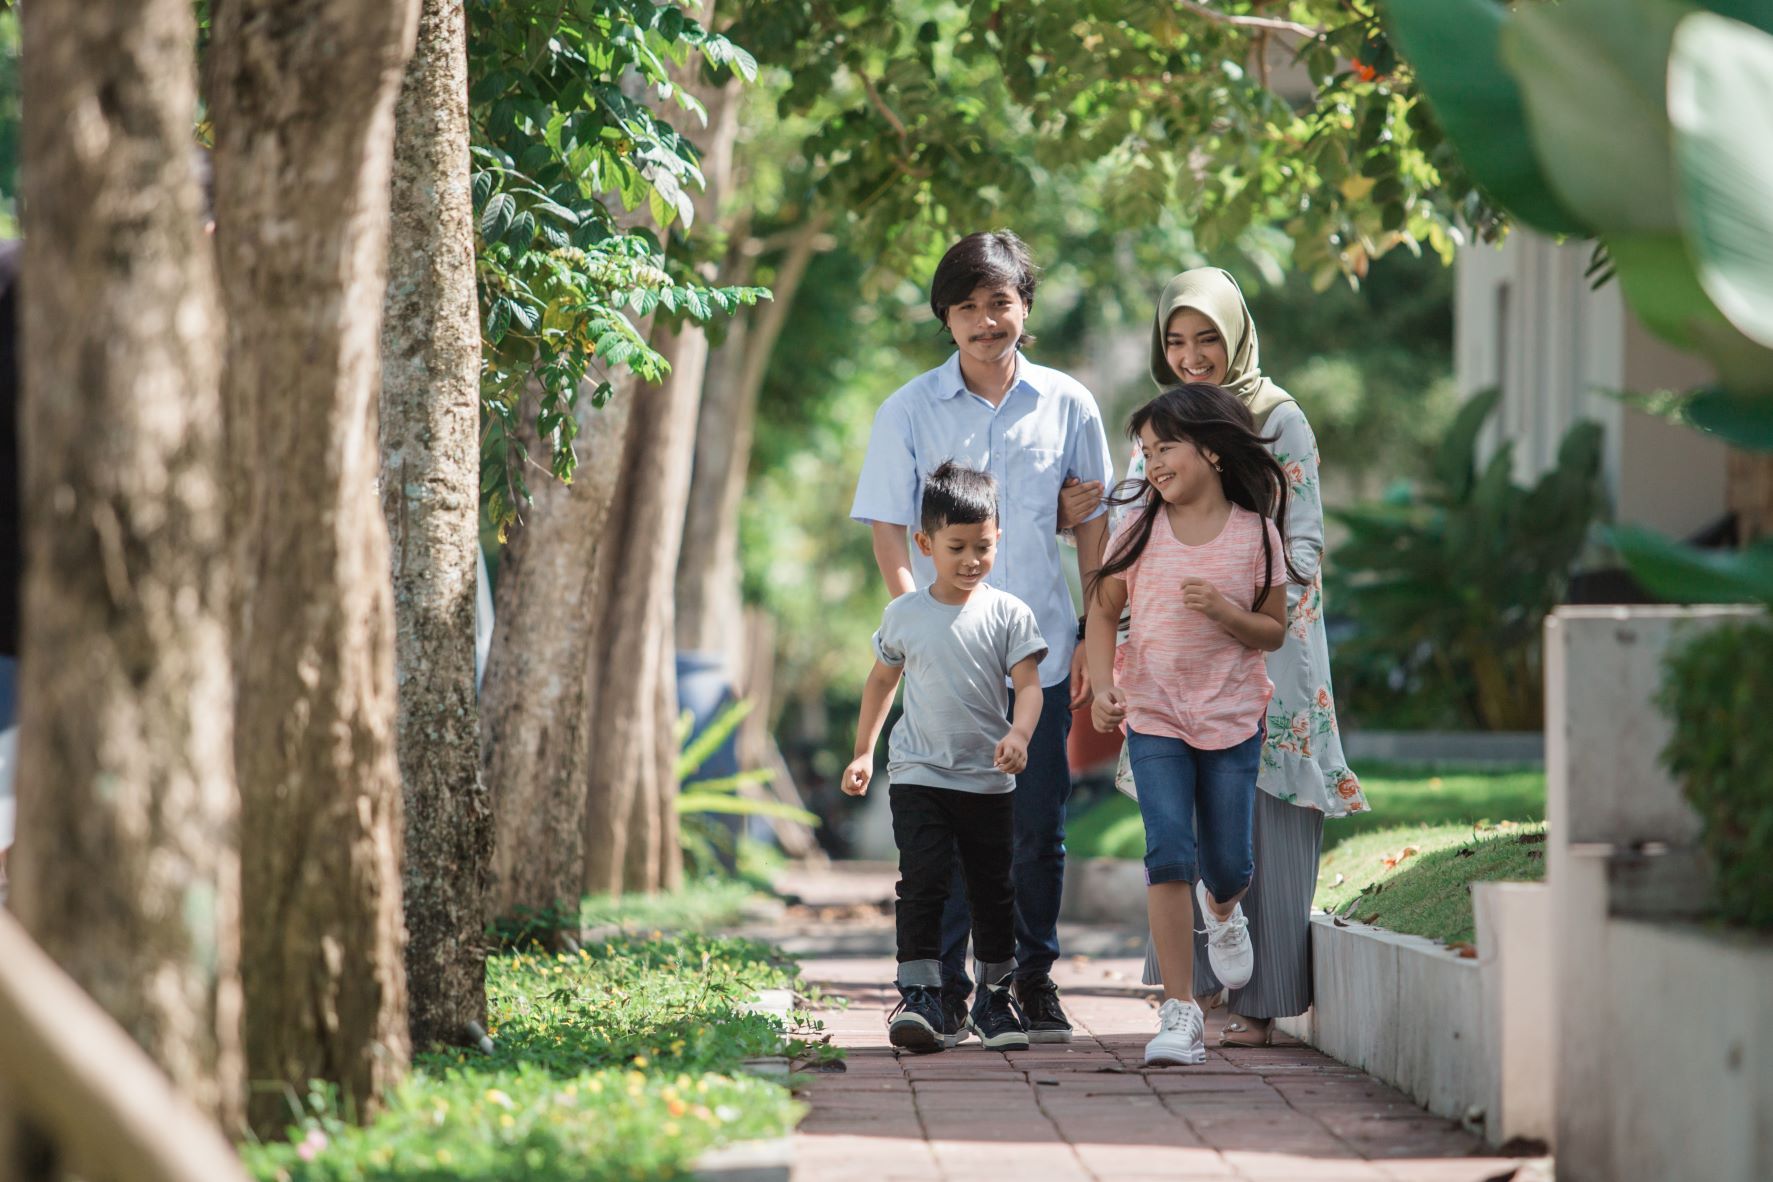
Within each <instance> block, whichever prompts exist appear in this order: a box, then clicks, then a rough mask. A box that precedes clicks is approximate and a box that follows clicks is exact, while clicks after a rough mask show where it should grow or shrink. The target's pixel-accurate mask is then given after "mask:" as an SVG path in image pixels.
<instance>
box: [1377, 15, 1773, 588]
mask: <svg viewBox="0 0 1773 1182" xmlns="http://www.w3.org/2000/svg"><path fill="white" fill-rule="evenodd" d="M1701 10H1710V11H1709V12H1708V11H1701ZM1389 12H1390V14H1391V15H1390V23H1391V27H1392V29H1393V32H1394V33H1395V34H1396V35H1397V36H1398V38H1399V41H1400V43H1401V44H1403V45H1404V46H1405V47H1406V49H1407V50H1408V51H1409V52H1411V53H1414V54H1417V55H1418V56H1419V57H1420V61H1418V63H1417V69H1418V76H1419V78H1420V79H1421V81H1422V83H1423V85H1424V87H1425V88H1426V90H1427V91H1428V94H1429V98H1430V101H1431V102H1433V103H1434V104H1435V105H1436V109H1437V110H1438V111H1440V112H1441V113H1442V114H1443V117H1444V118H1445V120H1446V121H1447V122H1448V124H1449V125H1450V126H1454V127H1456V128H1459V127H1464V128H1467V129H1470V134H1465V135H1462V136H1459V137H1456V138H1459V139H1460V146H1461V150H1462V151H1464V152H1465V153H1466V154H1467V158H1468V160H1469V161H1470V162H1471V163H1472V166H1473V168H1474V170H1475V171H1476V172H1477V173H1478V175H1479V179H1480V180H1482V181H1483V182H1484V183H1485V184H1486V185H1488V186H1489V188H1490V192H1491V194H1492V196H1494V197H1495V198H1496V199H1497V200H1498V201H1500V202H1501V203H1502V204H1503V205H1504V206H1505V207H1506V208H1507V209H1508V210H1510V211H1511V212H1513V213H1515V214H1517V215H1518V216H1521V217H1523V218H1524V219H1525V220H1527V221H1529V222H1534V223H1535V224H1540V225H1544V226H1546V228H1550V229H1558V228H1563V229H1569V228H1571V226H1570V224H1569V223H1573V224H1574V225H1579V226H1581V227H1583V228H1585V229H1586V230H1587V231H1590V232H1592V233H1594V234H1595V235H1596V236H1597V237H1598V238H1599V239H1600V241H1601V242H1602V243H1603V244H1604V247H1605V251H1606V255H1607V257H1608V259H1609V260H1610V263H1611V265H1612V267H1613V268H1614V269H1615V270H1616V272H1617V275H1618V278H1619V281H1620V286H1621V288H1622V290H1623V292H1624V295H1625V298H1626V300H1627V301H1628V302H1629V303H1630V304H1631V306H1632V309H1633V311H1635V312H1636V313H1637V314H1638V316H1639V317H1640V318H1641V319H1642V320H1643V321H1644V323H1645V324H1646V325H1647V326H1649V328H1650V329H1651V330H1652V331H1654V332H1656V333H1657V334H1659V335H1661V336H1663V337H1664V338H1665V339H1667V340H1668V341H1670V342H1671V343H1673V344H1675V345H1677V346H1679V347H1681V348H1683V349H1688V350H1691V351H1694V352H1698V353H1700V354H1702V355H1704V356H1705V357H1706V358H1707V359H1708V360H1710V361H1711V362H1712V363H1713V364H1714V365H1715V366H1716V367H1717V370H1718V375H1719V378H1720V380H1721V383H1722V385H1723V387H1724V388H1725V389H1726V390H1728V391H1730V392H1731V393H1732V394H1735V395H1738V396H1753V397H1768V396H1773V349H1770V348H1769V347H1768V346H1769V344H1773V342H1769V341H1768V340H1767V339H1766V330H1767V324H1766V322H1765V319H1764V317H1765V307H1764V304H1765V300H1764V299H1762V298H1760V297H1761V296H1762V295H1763V294H1764V293H1765V285H1766V283H1767V279H1766V275H1765V273H1764V272H1765V270H1766V267H1765V262H1766V260H1767V258H1768V255H1767V247H1766V243H1765V237H1766V233H1765V231H1766V211H1767V209H1769V208H1773V172H1769V171H1768V169H1767V168H1766V165H1765V160H1764V156H1765V153H1763V152H1761V151H1760V150H1759V148H1758V147H1757V145H1758V144H1759V142H1760V141H1759V138H1757V137H1760V136H1761V135H1762V133H1763V132H1764V129H1765V128H1767V127H1768V126H1773V81H1770V79H1773V36H1769V33H1770V32H1773V9H1769V8H1768V7H1767V6H1766V5H1764V4H1756V3H1752V2H1749V0H1714V2H1711V3H1700V4H1696V5H1695V4H1687V3H1682V2H1680V0H1627V3H1626V4H1625V5H1624V10H1623V11H1622V10H1621V4H1620V3H1618V2H1617V0H1565V2H1564V3H1560V4H1531V5H1520V6H1518V7H1516V8H1515V9H1513V10H1512V11H1505V10H1503V9H1501V8H1499V7H1498V6H1495V5H1492V4H1488V3H1477V2H1474V0H1462V2H1460V3H1442V2H1441V0H1432V2H1431V0H1394V2H1393V3H1392V4H1391V5H1390V6H1389ZM1498 26H1499V28H1498ZM1492 40H1493V41H1495V42H1496V43H1497V44H1498V45H1499V47H1500V60H1492V55H1490V54H1489V53H1488V52H1487V51H1486V52H1483V53H1476V54H1473V53H1470V52H1469V49H1468V46H1469V45H1471V44H1472V43H1474V42H1477V43H1481V44H1484V45H1488V44H1489V43H1490V42H1491V41H1492ZM1455 47H1458V48H1455ZM1455 58H1457V59H1458V60H1454V59H1455ZM1517 102H1518V105H1519V107H1520V108H1521V112H1522V115H1521V117H1520V118H1516V117H1514V114H1513V111H1512V104H1515V103H1517ZM1523 143H1525V144H1527V145H1530V146H1531V148H1532V158H1533V160H1534V161H1536V164H1537V167H1536V168H1535V167H1526V166H1524V165H1521V166H1519V167H1518V168H1517V171H1516V172H1515V174H1514V175H1512V176H1510V177H1507V178H1504V177H1502V176H1501V175H1500V174H1499V173H1498V171H1497V169H1496V168H1495V167H1493V166H1492V165H1491V164H1486V162H1485V161H1486V158H1487V155H1489V154H1498V155H1508V156H1512V157H1514V158H1515V160H1516V161H1517V162H1518V161H1519V159H1520V157H1521V156H1522V153H1521V152H1520V147H1521V145H1522V144H1523ZM1622 178H1630V179H1629V181H1622ZM1548 208H1552V209H1553V210H1554V213H1555V212H1567V213H1568V215H1569V221H1568V222H1564V221H1562V220H1561V219H1558V218H1556V217H1555V216H1554V217H1551V218H1549V219H1548V218H1547V217H1545V216H1543V214H1544V211H1545V210H1546V209H1548ZM1722 426H1723V429H1724V430H1725V431H1726V432H1727V430H1728V425H1727V424H1723V425H1722ZM1724 437H1725V438H1726V439H1728V440H1730V441H1731V442H1734V443H1737V444H1739V445H1744V446H1754V440H1753V439H1752V438H1745V437H1740V436H1736V435H1732V434H1727V433H1726V434H1725V435H1724ZM1764 442H1765V441H1764V440H1763V445H1764ZM1627 557H1628V558H1631V557H1632V555H1631V553H1630V552H1627Z"/></svg>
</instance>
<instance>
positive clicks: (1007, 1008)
mask: <svg viewBox="0 0 1773 1182" xmlns="http://www.w3.org/2000/svg"><path fill="white" fill-rule="evenodd" d="M973 1031H974V1033H976V1034H977V1035H978V1036H979V1041H980V1042H982V1043H984V1044H985V1049H986V1050H989V1051H1025V1050H1027V1049H1028V1027H1027V1026H1026V1025H1024V1024H1023V1021H1022V1011H1021V1010H1020V1009H1018V1008H1017V1007H1016V999H1015V998H1014V997H1012V996H1010V987H1009V986H1008V985H981V986H979V1000H978V1001H977V1002H975V1003H974V1004H973Z"/></svg>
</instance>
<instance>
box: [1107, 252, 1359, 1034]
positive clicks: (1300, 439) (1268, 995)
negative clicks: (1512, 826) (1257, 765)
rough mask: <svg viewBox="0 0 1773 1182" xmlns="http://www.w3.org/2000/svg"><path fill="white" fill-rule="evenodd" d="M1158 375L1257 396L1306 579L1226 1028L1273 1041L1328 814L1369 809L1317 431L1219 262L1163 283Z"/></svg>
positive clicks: (1290, 627)
mask: <svg viewBox="0 0 1773 1182" xmlns="http://www.w3.org/2000/svg"><path fill="white" fill-rule="evenodd" d="M1151 379H1152V381H1154V382H1156V383H1157V385H1158V387H1159V388H1160V389H1161V388H1165V387H1169V386H1174V385H1176V384H1177V383H1179V382H1211V383H1213V384H1214V385H1217V386H1222V387H1224V388H1225V389H1226V390H1229V391H1230V392H1231V393H1233V394H1235V395H1236V396H1237V397H1238V398H1240V399H1241V400H1242V401H1243V402H1244V404H1245V405H1246V406H1248V407H1249V408H1250V413H1251V414H1252V415H1253V416H1254V417H1255V420H1256V428H1257V430H1258V431H1260V432H1261V433H1262V434H1264V435H1266V436H1269V437H1270V438H1271V440H1272V442H1270V443H1269V445H1268V447H1269V450H1270V451H1271V452H1273V453H1274V457H1275V459H1277V460H1279V461H1280V465H1281V467H1282V469H1284V470H1285V472H1286V474H1287V481H1288V485H1289V493H1290V495H1289V496H1288V498H1287V520H1286V527H1287V528H1286V536H1287V545H1288V557H1289V558H1290V559H1291V561H1292V565H1293V567H1294V568H1295V569H1296V570H1298V571H1299V572H1300V573H1301V574H1302V575H1303V576H1304V577H1305V579H1306V580H1307V582H1306V583H1305V584H1304V585H1303V586H1301V585H1299V584H1296V583H1289V584H1288V586H1287V636H1286V642H1285V643H1284V644H1283V645H1282V646H1281V647H1280V649H1279V650H1278V651H1276V652H1273V653H1270V654H1269V656H1268V679H1269V680H1270V681H1272V682H1273V683H1274V697H1273V699H1271V700H1270V702H1269V704H1268V720H1267V734H1266V736H1265V737H1264V740H1263V745H1262V764H1261V770H1260V772H1259V773H1258V776H1257V781H1256V786H1257V788H1258V789H1259V791H1258V792H1257V795H1256V842H1255V854H1256V874H1255V878H1254V880H1253V881H1252V883H1251V886H1250V891H1249V894H1248V895H1247V896H1245V898H1244V900H1243V906H1244V913H1245V915H1246V916H1248V920H1249V927H1250V939H1251V941H1252V942H1253V943H1254V945H1255V948H1256V967H1255V971H1254V973H1253V974H1252V975H1251V977H1250V980H1249V983H1248V984H1246V985H1245V986H1244V987H1243V988H1241V989H1234V990H1231V992H1230V996H1229V998H1228V1000H1227V1002H1226V1004H1227V1008H1228V1009H1229V1011H1230V1017H1229V1019H1228V1020H1227V1023H1226V1027H1225V1031H1224V1033H1223V1034H1222V1035H1221V1037H1220V1041H1221V1043H1223V1044H1224V1045H1228V1046H1266V1045H1267V1044H1268V1043H1269V1042H1270V1041H1271V1039H1272V1038H1273V1033H1274V1019H1276V1018H1283V1017H1291V1016H1293V1015H1295V1014H1302V1013H1304V1012H1305V1010H1306V1009H1307V1008H1308V1007H1309V1006H1310V1005H1311V926H1310V916H1311V897H1312V895H1313V893H1314V892H1315V891H1316V889H1317V866H1318V852H1319V847H1320V843H1321V842H1322V840H1323V827H1324V818H1325V817H1341V816H1346V815H1348V814H1349V813H1356V812H1362V811H1364V810H1365V809H1366V808H1367V801H1366V798H1365V796H1363V795H1362V793H1361V786H1360V780H1359V779H1358V778H1357V777H1356V776H1355V774H1354V773H1353V772H1352V771H1350V770H1349V768H1348V763H1347V761H1346V760H1345V759H1344V758H1343V755H1342V737H1341V734H1340V733H1339V732H1338V730H1337V727H1336V706H1335V699H1334V697H1333V696H1332V693H1331V689H1330V646H1329V641H1328V638H1327V637H1326V636H1325V633H1324V618H1323V576H1322V572H1321V570H1320V569H1319V568H1320V564H1321V562H1322V559H1323V552H1324V511H1323V501H1322V499H1321V497H1320V495H1319V490H1318V455H1317V440H1316V438H1315V437H1314V436H1313V435H1312V433H1311V424H1310V423H1309V422H1307V421H1306V418H1305V412H1304V411H1303V410H1302V409H1300V407H1299V404H1298V403H1297V402H1295V401H1293V398H1292V396H1291V395H1289V394H1288V393H1287V392H1286V391H1285V390H1283V389H1281V388H1280V387H1279V386H1277V385H1275V384H1274V383H1273V382H1271V381H1269V380H1268V379H1267V378H1266V377H1264V376H1263V374H1262V367H1261V360H1260V351H1259V349H1258V347H1257V341H1256V325H1255V322H1254V321H1253V320H1252V319H1251V318H1250V308H1249V305H1248V304H1247V303H1245V302H1244V297H1243V292H1242V291H1240V290H1239V288H1238V285H1237V281H1236V280H1235V279H1233V278H1232V277H1231V275H1230V274H1229V273H1228V272H1225V271H1222V270H1220V269H1219V268H1217V267H1196V268H1195V269H1193V270H1191V271H1184V272H1182V273H1181V274H1180V275H1177V276H1176V277H1175V278H1173V279H1171V280H1170V281H1169V282H1168V283H1167V284H1165V285H1164V289H1163V294H1162V295H1161V296H1160V297H1159V298H1158V302H1157V317H1156V322H1155V323H1154V324H1153V326H1152V338H1151ZM1143 469H1144V465H1143V464H1142V463H1141V462H1140V461H1139V458H1138V457H1137V456H1135V458H1134V465H1133V467H1132V468H1131V469H1129V470H1128V472H1127V476H1128V478H1129V479H1133V478H1141V477H1143V475H1144V470H1143ZM1205 939H1206V937H1205V934H1204V933H1201V932H1197V933H1195V941H1196V948H1195V958H1194V965H1195V969H1194V992H1195V995H1196V997H1198V998H1203V999H1208V1000H1209V1001H1210V1000H1211V999H1213V998H1214V997H1216V996H1217V995H1218V993H1219V992H1220V990H1221V989H1222V988H1223V987H1222V986H1221V984H1220V982H1219V981H1218V979H1217V978H1215V977H1214V976H1213V971H1212V968H1211V966H1210V965H1209V963H1208V961H1207V957H1206V955H1205V950H1204V944H1205ZM1156 974H1157V966H1156V964H1155V963H1154V958H1153V956H1152V955H1151V953H1150V952H1149V951H1148V952H1147V954H1146V960H1145V981H1146V983H1147V984H1155V983H1156V982H1157V979H1158V978H1157V975H1156ZM1202 1008H1203V1010H1204V1009H1205V1008H1206V1004H1205V1003H1203V1005H1202Z"/></svg>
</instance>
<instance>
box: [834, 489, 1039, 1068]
mask: <svg viewBox="0 0 1773 1182" xmlns="http://www.w3.org/2000/svg"><path fill="white" fill-rule="evenodd" d="M921 526H922V528H920V529H919V530H918V533H917V548H918V551H919V552H920V553H922V554H923V555H924V556H925V557H926V558H928V559H929V560H930V561H931V563H932V564H933V565H934V567H935V578H934V579H933V580H932V581H931V582H930V585H929V586H928V587H926V588H925V589H924V590H922V591H918V592H914V593H912V594H910V595H901V596H899V597H898V598H897V599H895V600H893V601H892V602H891V603H889V604H887V608H886V613H885V615H884V616H883V617H882V619H881V622H880V631H878V632H876V633H875V634H874V654H875V661H874V669H873V671H872V672H870V673H869V674H868V682H867V685H866V686H865V687H864V688H863V690H862V714H861V718H860V719H859V720H858V722H857V724H856V756H855V758H854V759H853V760H851V761H850V765H849V767H848V768H846V769H844V773H843V790H844V791H845V792H847V793H849V794H850V795H851V796H860V795H862V794H863V793H865V792H867V791H868V782H869V781H870V780H871V779H873V777H874V744H875V742H876V741H877V740H878V739H879V738H880V728H881V724H882V723H884V722H885V721H886V716H887V709H888V708H889V707H890V706H891V705H892V701H893V692H894V691H895V690H897V689H898V687H899V678H900V675H901V673H903V675H904V678H905V713H904V716H903V717H902V718H900V720H899V723H898V725H897V726H895V727H893V736H892V741H891V743H890V744H889V746H888V752H889V760H888V764H887V770H888V772H889V774H890V775H891V778H892V787H891V789H890V802H891V804H892V810H893V840H894V842H895V843H896V844H897V845H898V847H899V885H898V896H899V906H898V936H899V979H898V985H899V992H900V994H901V996H902V997H903V999H904V1000H902V1001H901V1002H900V1003H899V1007H898V1008H897V1009H895V1010H894V1011H893V1013H892V1016H891V1017H890V1018H889V1019H888V1037H889V1038H890V1039H891V1041H892V1044H893V1045H894V1046H896V1047H903V1048H905V1049H906V1050H908V1051H915V1052H925V1051H940V1050H943V1049H945V1048H947V1047H951V1046H953V1045H954V1044H955V1043H956V1042H958V1041H959V1040H960V1038H961V1037H962V1034H963V1029H962V1028H960V1027H957V1026H956V1025H955V1024H954V1023H952V1022H951V1021H950V1020H949V1014H948V1012H947V1011H946V1010H945V1009H944V1006H943V1002H942V961H941V952H942V910H943V906H944V905H945V904H946V903H947V901H948V893H949V884H950V881H951V880H952V878H953V877H954V854H955V852H956V851H957V850H958V852H959V854H960V871H961V873H962V875H963V876H964V877H965V880H966V892H967V895H968V897H969V898H970V899H971V901H972V912H973V953H974V955H975V956H976V957H977V972H978V974H979V985H980V990H979V999H978V1001H977V1002H975V1003H974V1005H973V1012H972V1016H971V1018H970V1020H969V1023H968V1025H969V1026H970V1028H971V1030H972V1031H973V1032H974V1033H976V1034H977V1035H978V1036H979V1040H980V1041H981V1042H983V1043H984V1044H985V1045H986V1046H987V1047H989V1048H991V1049H993V1050H1021V1049H1024V1048H1026V1047H1027V1046H1028V1033H1027V1030H1026V1028H1025V1026H1024V1024H1023V1019H1022V1017H1021V1015H1020V1013H1019V1012H1018V1010H1017V1007H1016V1006H1015V1005H1014V1004H1013V1003H1012V1001H1011V998H1010V978H1011V975H1012V974H1013V973H1014V972H1015V968H1016V929H1015V912H1016V899H1015V889H1014V887H1013V886H1012V885H1011V882H1010V864H1011V861H1012V858H1013V855H1014V848H1015V847H1014V828H1013V825H1012V821H1011V810H1010V800H1011V793H1012V792H1013V791H1014V790H1015V787H1016V779H1015V776H1016V773H1018V772H1020V771H1021V770H1022V769H1023V768H1024V767H1025V766H1026V765H1027V763H1028V741H1029V739H1031V738H1032V737H1033V735H1034V728H1035V725H1036V724H1037V723H1038V722H1039V720H1040V715H1041V696H1042V695H1041V689H1040V660H1041V658H1042V657H1044V656H1045V655H1046V652H1047V645H1046V642H1045V641H1044V640H1042V639H1041V635H1040V629H1039V627H1038V626H1037V625H1036V624H1035V621H1034V613H1033V612H1032V611H1030V610H1029V608H1028V605H1027V604H1025V603H1023V602H1022V601H1021V600H1019V599H1017V598H1016V597H1015V596H1013V595H1010V594H1008V593H1006V592H1003V591H999V590H997V589H996V588H994V587H988V586H986V585H985V576H986V575H988V574H990V573H991V567H992V564H993V562H994V561H995V560H996V558H997V539H998V535H999V534H1000V533H1001V532H1002V531H1001V530H1000V529H999V528H998V524H997V486H996V483H995V482H994V481H993V480H992V479H991V477H990V476H988V475H986V474H985V473H983V472H980V471H977V470H975V469H972V468H965V467H962V466H961V465H959V464H953V463H947V464H943V465H942V466H941V467H939V468H937V469H936V470H935V471H934V472H933V473H931V474H930V477H929V479H928V480H926V481H925V482H924V486H923V506H922V513H921ZM1006 679H1007V680H1008V681H1009V682H1010V683H1011V684H1012V685H1013V686H1014V687H1015V695H1016V701H1015V709H1014V711H1013V713H1012V712H1010V710H1009V705H1010V703H1009V696H1010V695H1009V691H1008V690H1006V689H1005V685H1004V683H1005V681H1006ZM1006 716H1007V717H1008V718H1010V719H1011V721H1010V722H1009V723H1008V724H1007V725H1006V723H1005V718H1006Z"/></svg>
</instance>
